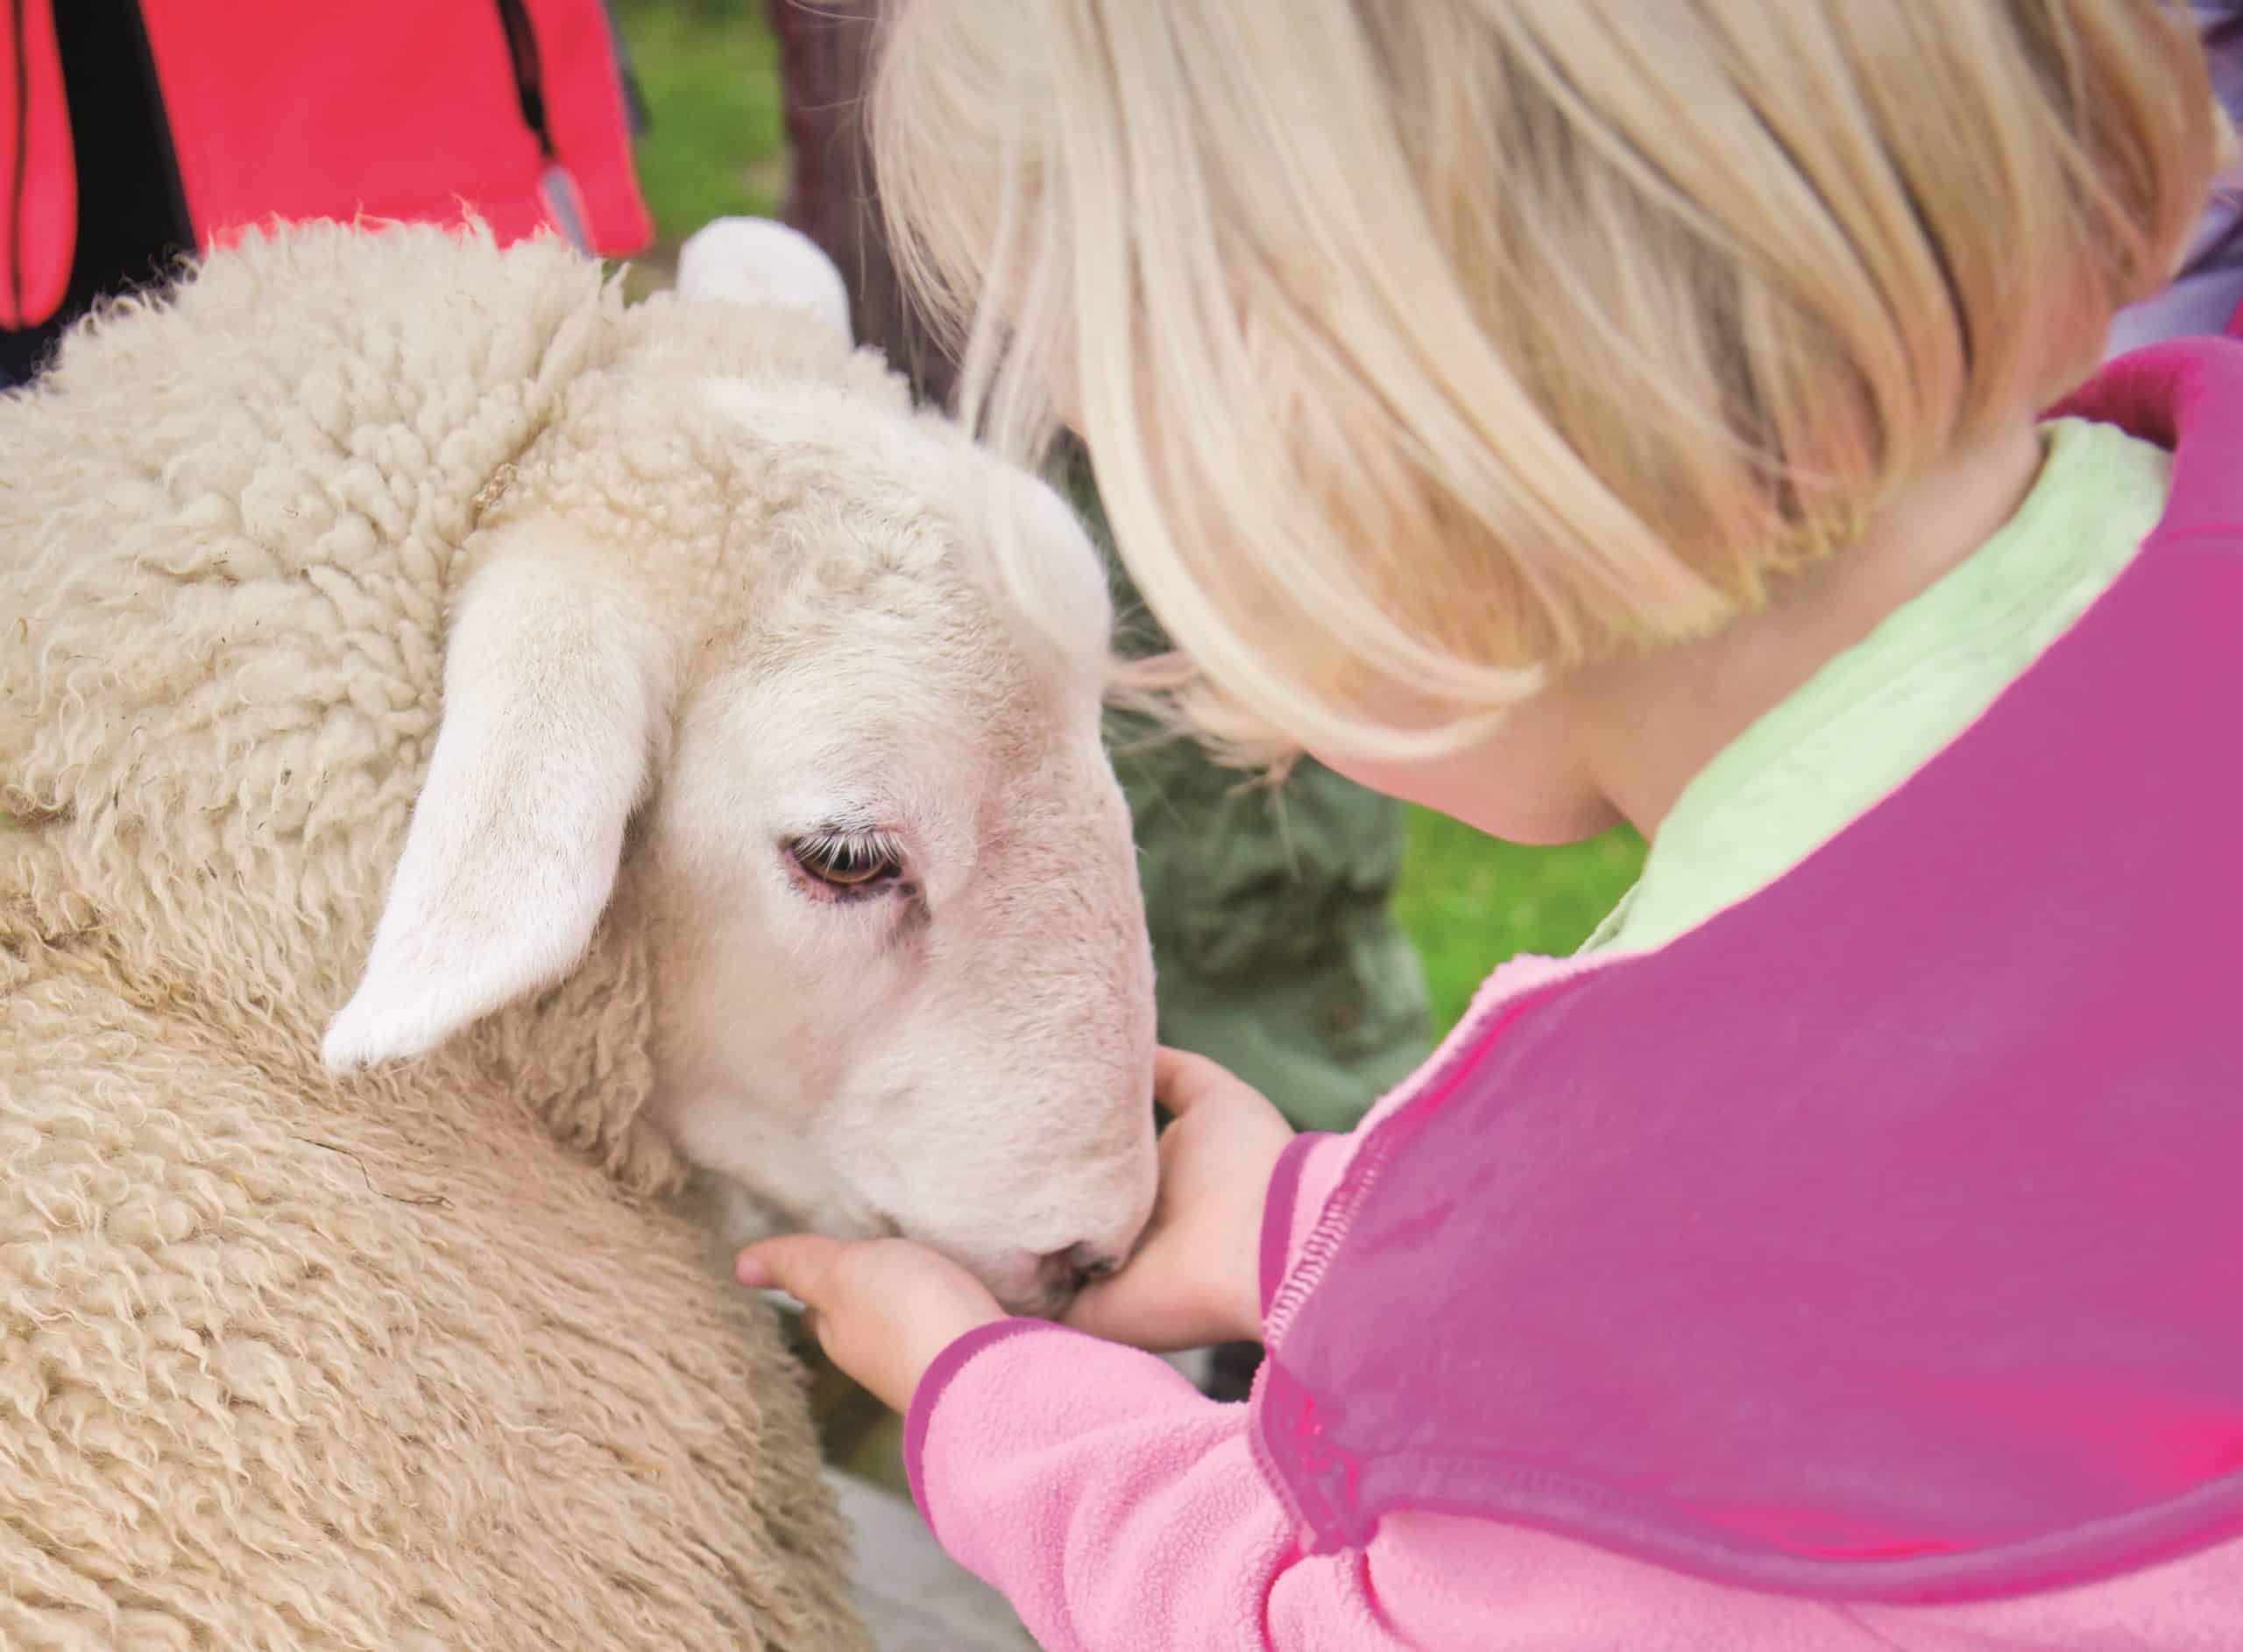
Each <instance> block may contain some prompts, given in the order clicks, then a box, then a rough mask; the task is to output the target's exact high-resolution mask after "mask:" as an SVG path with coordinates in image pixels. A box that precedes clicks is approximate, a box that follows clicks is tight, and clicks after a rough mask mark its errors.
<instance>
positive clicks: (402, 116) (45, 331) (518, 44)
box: [0, 0, 653, 385]
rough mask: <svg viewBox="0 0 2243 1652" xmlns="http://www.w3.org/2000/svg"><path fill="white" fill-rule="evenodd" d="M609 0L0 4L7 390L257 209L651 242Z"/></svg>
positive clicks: (3, 378) (1, 290)
mask: <svg viewBox="0 0 2243 1652" xmlns="http://www.w3.org/2000/svg"><path fill="white" fill-rule="evenodd" d="M632 128H633V118H632V109H631V107H630V100H629V97H628V94H627V92H626V84H625V81H624V79H623V76H622V74H621V73H620V69H619V45H618V40H617V37H616V35H615V32H614V31H613V28H612V23H611V19H610V18H609V16H608V13H607V11H606V9H605V6H604V4H602V0H381V4H377V5H364V4H353V5H341V4H335V5H330V4H315V3H310V0H0V177H6V178H10V179H12V180H13V184H14V187H13V188H12V189H11V190H0V263H4V269H0V385H6V384H11V383H15V382H18V381H20V380H22V379H24V378H27V377H29V376H30V375H31V374H32V373H33V372H35V371H37V369H38V366H39V362H40V360H41V358H42V357H43V356H44V354H45V353H46V350H47V349H49V348H50V347H51V346H52V344H53V342H54V339H55V337H56V336H57V335H59V334H60V332H61V330H62V329H63V328H66V327H67V326H68V325H69V324H70V322H71V321H74V320H75V319H76V318H77V317H78V316H79V315H80V314H83V313H84V311H85V310H86V309H87V308H88V307H90V306H92V305H93V304H95V303H96V302H98V301H99V300H101V299H103V298H104V297H108V296H110V295H113V294H116V293H123V292H127V291H130V290H131V289H133V288H135V287H138V286H145V285H146V284H148V283H149V282H151V281H154V280H158V279H161V276H162V274H163V272H164V271H165V269H166V267H167V266H168V265H170V264H171V263H172V262H173V259H175V258H177V257H178V256H179V255H180V253H182V252H184V251H190V250H192V249H194V248H195V247H197V246H204V245H208V244H210V243H212V242H214V241H216V240H219V239H222V238H223V237H226V236H227V235H229V234H230V233H232V232H235V231H237V230H239V229H242V228H244V226H246V225H250V224H253V223H256V222H260V221H262V220H265V219H267V218H271V217H275V216H278V217H282V218H344V219H347V218H350V217H353V216H355V215H358V214H361V213H363V214H364V215H367V216H370V217H377V218H399V219H411V220H430V221H437V222H446V221H451V220H455V219H456V218H458V217H459V216H460V215H462V213H463V210H464V209H466V208H472V209H473V210H474V211H475V212H477V213H478V214H479V215H481V216H482V217H483V218H484V219H485V221H486V222H488V223H489V224H490V226H491V228H492V231H493V232H494V233H495V234H497V235H498V236H499V237H500V239H502V240H513V239H514V238H516V237H521V236H525V235H528V234H530V233H532V232H534V231H535V230H537V229H546V228H550V229H556V230H558V231H560V232H561V233H563V234H564V235H567V236H568V237H570V239H571V240H573V241H574V242H575V243H576V244H577V245H578V246H580V247H583V248H584V249H585V250H586V251H591V252H597V253H599V254H601V255H603V256H622V255H624V254H627V253H632V252H636V251H639V250H640V248H642V247H644V246H645V245H646V244H647V242H648V240H649V239H650V238H651V237H652V234H653V225H652V222H651V221H650V220H649V218H648V216H647V208H646V204H645V202H644V201H641V200H640V194H639V188H638V184H637V180H636V178H635V175H634V173H633V166H632V153H631V139H632Z"/></svg>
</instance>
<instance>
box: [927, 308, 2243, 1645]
mask: <svg viewBox="0 0 2243 1652" xmlns="http://www.w3.org/2000/svg"><path fill="white" fill-rule="evenodd" d="M2217 348H2218V349H2224V350H2226V351H2229V352H2233V353H2232V354H2230V355H2228V356H2226V357H2222V358H2218V359H2216V360H2215V361H2214V362H2213V365H2214V366H2215V367H2216V368H2218V370H2219V371H2220V372H2221V373H2222V374H2224V375H2225V378H2226V379H2227V380H2228V381H2229V382H2230V383H2231V384H2243V352H2236V351H2235V347H2233V346H2220V347H2217ZM2176 364H2179V365H2186V364H2185V363H2182V362H2181V360H2180V358H2178V357H2176V358H2174V360H2173V361H2171V362H2164V363H2154V364H2152V366H2153V367H2155V368H2159V369H2160V370H2161V371H2162V370H2169V369H2176ZM2161 371H2151V372H2145V373H2137V374H2136V375H2135V377H2136V378H2138V379H2140V380H2141V381H2142V383H2143V384H2144V385H2150V384H2151V382H2152V381H2155V382H2156V383H2158V384H2162V383H2164V382H2166V380H2167V379H2169V378H2174V377H2176V373H2175V372H2174V371H2162V377H2161ZM2235 406H2243V401H2239V399H2237V398H2235V397H2232V396H2231V397H2229V398H2227V399H2226V400H2225V402H2224V403H2223V408H2224V409H2225V410H2229V411H2232V408H2233V407H2235ZM2223 418H2225V411H2224V412H2223ZM2129 422H2131V421H2129ZM2192 434H2211V435H2213V436H2215V437H2216V438H2217V439H2218V443H2219V444H2220V450H2221V451H2223V452H2225V453H2232V452H2234V451H2236V450H2237V449H2236V447H2235V446H2234V444H2235V442H2236V441H2239V440H2243V419H2238V420H2235V421H2234V427H2232V428H2225V427H2224V428H2222V429H2220V430H2219V431H2217V432H2212V433H2204V432H2201V431H2199V432H2195V433H2192ZM2199 451H2200V452H2201V451H2204V449H2199ZM2198 474H2200V475H2204V474H2208V473H2206V472H2204V471H2199V472H2198ZM2222 474H2232V469H2230V470H2227V471H2223V472H2222ZM2224 531H2225V533H2226V534H2227V536H2228V537H2230V538H2235V537H2237V536H2239V535H2243V521H2231V522H2228V523H2226V524H2225V530H2224ZM1581 967H1582V966H1581V965H1580V964H1567V963H1553V962H1552V961H1549V960H1526V961H1522V962H1520V963H1518V964H1513V965H1511V966H1508V967H1507V968H1506V969H1504V970H1503V971H1498V972H1497V976H1496V977H1495V978H1492V979H1491V980H1490V981H1489V983H1488V985H1487V986H1486V987H1485V988H1483V989H1482V994H1481V999H1480V1001H1479V1003H1478V1004H1476V1005H1475V1007H1474V1011H1473V1013H1471V1014H1470V1015H1468V1017H1467V1018H1466V1020H1465V1021H1464V1023H1463V1024H1462V1025H1461V1027H1459V1029H1458V1031H1457V1033H1456V1034H1454V1035H1453V1037H1452V1040H1451V1041H1450V1043H1449V1045H1448V1046H1447V1048H1445V1049H1444V1051H1443V1052H1442V1054H1441V1055H1439V1056H1436V1058H1435V1062H1434V1063H1433V1066H1434V1067H1436V1068H1437V1067H1439V1066H1440V1064H1441V1063H1443V1062H1444V1061H1445V1060H1447V1058H1449V1057H1450V1056H1452V1055H1454V1054H1455V1053H1456V1052H1457V1051H1458V1049H1459V1048H1461V1046H1462V1045H1464V1044H1466V1043H1468V1042H1470V1041H1474V1040H1476V1039H1480V1038H1482V1037H1483V1036H1484V1035H1485V1034H1487V1031H1488V1029H1489V1028H1490V1027H1493V1026H1495V1025H1497V1023H1499V1022H1500V1021H1501V1020H1502V1019H1503V1011H1504V1008H1505V1006H1511V1005H1514V1004H1517V1003H1518V1002H1519V1001H1520V1000H1521V999H1522V996H1523V995H1525V994H1528V993H1532V992H1536V991H1537V990H1539V989H1546V988H1547V987H1549V986H1550V985H1551V984H1552V982H1553V979H1554V978H1556V977H1557V976H1559V975H1560V974H1566V973H1572V972H1574V971H1579V970H1580V969H1581ZM1415 1093H1416V1091H1415V1087H1413V1086H1409V1087H1405V1089H1404V1090H1403V1091H1399V1092H1397V1094H1396V1095H1395V1096H1394V1097H1391V1098H1389V1099H1388V1100H1387V1101H1385V1102H1383V1103H1382V1104H1381V1105H1380V1106H1379V1107H1378V1108H1376V1109H1375V1110H1374V1111H1373V1112H1372V1114H1371V1115H1370V1117H1369V1119H1366V1120H1365V1122H1364V1124H1363V1125H1362V1126H1361V1127H1360V1128H1359V1129H1358V1130H1357V1131H1356V1132H1355V1133H1353V1134H1351V1135H1348V1136H1345V1137H1320V1136H1309V1137H1304V1138H1302V1139H1300V1140H1298V1142H1296V1144H1295V1145H1294V1147H1293V1148H1291V1150H1289V1151H1288V1153H1287V1154H1286V1155H1285V1157H1284V1160H1283V1161H1281V1163H1280V1166H1279V1168H1278V1171H1277V1176H1276V1177H1275V1179H1274V1180H1273V1182H1272V1185H1271V1188H1270V1192H1269V1195H1268V1197H1267V1201H1266V1204H1267V1209H1268V1212H1269V1215H1268V1219H1267V1226H1266V1230H1265V1233H1264V1240H1263V1307H1264V1311H1265V1313H1266V1312H1267V1311H1268V1309H1269V1307H1270V1302H1271V1301H1272V1299H1273V1298H1274V1297H1275V1296H1276V1295H1277V1292H1278V1289H1279V1287H1280V1285H1281V1284H1284V1283H1285V1282H1286V1281H1291V1280H1293V1279H1294V1278H1295V1277H1296V1276H1297V1275H1298V1274H1299V1273H1300V1270H1301V1269H1302V1267H1303V1264H1304V1246H1305V1245H1306V1243H1307V1241H1308V1240H1309V1239H1310V1236H1311V1234H1312V1233H1313V1232H1315V1231H1316V1230H1317V1228H1318V1226H1319V1224H1320V1221H1321V1220H1322V1219H1323V1218H1324V1217H1325V1215H1326V1211H1327V1200H1328V1198H1329V1196H1330V1195H1331V1194H1332V1192H1333V1190H1334V1189H1336V1188H1338V1187H1339V1186H1340V1185H1341V1182H1342V1180H1343V1178H1345V1177H1346V1176H1347V1174H1348V1169H1349V1167H1350V1164H1351V1162H1352V1161H1353V1160H1354V1158H1355V1154H1356V1153H1357V1151H1358V1149H1359V1148H1360V1147H1361V1146H1362V1144H1363V1143H1364V1142H1365V1141H1366V1140H1369V1139H1371V1138H1372V1137H1374V1136H1376V1134H1377V1133H1378V1131H1379V1127H1380V1126H1381V1125H1382V1124H1383V1123H1384V1122H1386V1121H1387V1120H1388V1119H1390V1118H1392V1117H1393V1116H1394V1114H1395V1113H1396V1112H1397V1110H1399V1109H1400V1108H1402V1107H1404V1106H1405V1105H1408V1103H1409V1101H1410V1100H1411V1098H1412V1097H1413V1095H1414V1094H1415ZM1405 1151H1406V1149H1405ZM1313 1276H1314V1275H1313V1270H1312V1274H1311V1275H1310V1276H1309V1277H1312V1278H1313ZM1312 1288H1313V1287H1312ZM1293 1289H1294V1294H1295V1295H1298V1292H1299V1289H1300V1286H1298V1285H1296V1286H1295V1287H1294V1288H1293ZM1281 1334H1282V1333H1281V1332H1280V1335H1281ZM1268 1377H1269V1371H1268V1368H1267V1367H1265V1370H1264V1373H1263V1378H1262V1379H1261V1380H1259V1382H1258V1383H1257V1397H1258V1396H1259V1394H1260V1391H1261V1389H1262V1388H1263V1387H1266V1384H1267V1381H1268ZM1251 1415H1252V1412H1251V1410H1250V1408H1249V1407H1248V1406H1244V1405H1221V1404H1217V1403H1215V1402H1213V1401H1208V1400H1206V1399H1205V1398H1203V1397H1202V1396H1201V1395H1199V1394H1198V1393H1196V1392H1195V1391H1194V1390H1193V1389H1192V1387H1191V1386H1190V1385H1189V1384H1188V1383H1187V1382H1185V1380H1184V1379H1183V1378H1182V1377H1181V1376H1179V1375H1178V1373H1176V1372H1175V1370H1174V1369H1173V1368H1172V1367H1171V1366H1168V1365H1167V1364H1166V1363H1164V1361H1162V1360H1159V1359H1155V1358H1154V1357H1152V1356H1150V1355H1148V1354H1143V1353H1139V1352H1136V1351H1134V1350H1130V1349H1127V1348H1123V1347H1120V1346H1117V1345H1111V1344H1107V1343H1102V1342H1100V1341H1097V1340H1095V1339H1093V1338H1087V1337H1084V1336H1082V1335H1079V1334H1078V1333H1076V1332H1073V1331H1068V1330H1065V1329H1064V1328H1060V1327H1057V1326H1053V1325H1049V1324H1042V1323H1039V1322H1033V1321H1026V1320H1012V1321H1005V1322H1001V1323H1000V1324H995V1325H992V1326H988V1327H985V1328H983V1329H981V1330H980V1331H975V1332H973V1333H971V1334H969V1335H968V1336H966V1337H965V1338H961V1339H960V1340H959V1342H958V1343H956V1344H954V1345H952V1347H950V1348H949V1349H947V1350H946V1351H945V1352H944V1354H943V1355H942V1356H941V1357H940V1358H939V1359H938V1360H937V1361H936V1362H935V1364H934V1366H932V1367H931V1368H930V1370H929V1372H928V1373H927V1374H926V1376H925V1377H924V1379H923V1380H922V1382H921V1384H920V1386H919V1389H918V1392H917V1393H916V1395H915V1396H914V1399H913V1403H912V1407H911V1411H910V1415H909V1420H908V1424H907V1430H906V1451H907V1461H908V1464H909V1471H910V1474H911V1480H912V1488H913V1492H914V1494H915V1496H916V1499H917V1500H918V1502H919V1506H920V1507H921V1509H922V1511H923V1513H924V1514H925V1516H926V1518H927V1520H928V1521H929V1523H930V1526H931V1527H932V1528H933V1530H934V1533H935V1535H936V1536H937V1537H938V1539H939V1540H940V1541H941V1542H942V1543H943V1544H944V1545H945V1548H947V1549H948V1550H950V1552H951V1553H952V1555H954V1556H955V1557H957V1558H958V1559H959V1561H960V1563H961V1564H964V1565H966V1567H968V1568H969V1569H970V1570H972V1571H974V1572H975V1573H976V1574H978V1575H979V1576H980V1577H981V1578H983V1579H985V1580H986V1581H987V1582H988V1583H989V1584H990V1585H993V1586H994V1587H995V1588H997V1589H998V1590H1000V1591H1001V1592H1003V1593H1004V1594H1005V1595H1006V1596H1007V1597H1008V1599H1010V1600H1011V1601H1012V1602H1013V1604H1014V1606H1015V1608H1016V1609H1017V1610H1018V1611H1019V1613H1020V1614H1021V1616H1022V1620H1024V1621H1025V1622H1026V1623H1027V1625H1028V1626H1029V1627H1030V1630H1031V1631H1032V1632H1033V1633H1034V1634H1036V1635H1037V1638H1038V1640H1039V1641H1040V1642H1041V1643H1042V1644H1043V1646H1044V1647H1045V1648H1048V1649H1049V1652H1067V1649H1079V1652H1121V1649H1123V1648H1129V1649H1132V1652H1134V1649H1136V1648H1144V1649H1146V1652H1151V1649H1153V1648H1342V1647H1344V1648H1403V1647H1410V1648H1459V1649H1460V1652H1461V1649H1463V1648H1473V1649H1475V1652H1480V1649H1484V1652H1506V1649H1508V1648H1518V1649H1519V1652H1525V1648H1535V1652H1564V1649H1566V1648H1583V1649H1586V1648H1600V1649H1602V1648H1631V1649H1636V1648H1641V1649H1642V1652H1656V1649H1659V1648H1706V1649H1707V1652H1715V1649H1716V1648H1718V1649H1719V1652H1755V1649H1757V1648H1767V1649H1768V1652H1779V1649H1780V1652H1794V1649H1795V1648H1832V1649H1834V1652H1842V1649H1843V1648H1863V1649H1864V1652H1872V1649H1873V1652H1893V1648H1909V1649H1910V1652H1916V1649H1921V1652H1933V1649H1935V1648H1936V1649H1939V1652H1949V1649H1952V1652H1964V1649H1966V1648H1967V1649H1969V1652H1995V1649H1996V1648H2015V1649H2017V1652H2024V1649H2025V1648H2113V1649H2116V1648H2140V1652H2199V1649H2201V1652H2212V1649H2213V1648H2220V1649H2221V1652H2232V1648H2239V1647H2243V1541H2225V1542H2219V1543H2215V1544H2214V1546H2211V1547H2209V1548H2200V1549H2197V1550H2195V1551H2194V1552H2193V1553H2190V1554H2187V1555H2185V1556H2183V1557H2180V1558H2175V1559H2170V1560H2166V1561H2163V1562H2162V1563H2160V1564H2151V1565H2145V1566H2141V1567H2140V1568H2138V1569H2135V1570H2132V1571H2123V1572H2121V1573H2119V1575H2117V1576H2114V1577H2108V1578H2104V1579H2102V1580H2100V1581H2097V1582H2093V1583H2090V1584H2083V1585H2077V1586H2072V1587H2068V1588H2060V1589H2052V1590H2047V1591H2043V1592H2038V1593H2030V1594H2022V1595H2011V1596H2007V1597H2005V1598H2000V1599H1992V1600H1984V1601H1978V1602H1974V1603H1971V1604H1944V1605H1886V1604H1874V1605H1872V1604H1862V1603H1855V1604H1848V1603H1843V1602H1838V1601H1832V1600H1825V1599H1815V1598H1812V1597H1811V1596H1802V1595H1796V1594H1783V1595H1780V1594H1774V1593H1762V1592H1756V1591H1753V1590H1750V1589H1744V1588H1739V1587H1734V1586H1730V1585H1723V1584H1719V1583H1715V1582H1709V1581H1706V1580H1704V1579H1702V1578H1697V1577H1694V1576H1689V1575H1686V1574H1685V1573H1683V1572H1680V1571H1670V1570H1667V1569H1665V1568H1663V1567H1660V1566H1658V1565H1653V1564H1648V1563H1646V1562H1644V1561H1639V1560H1635V1559H1631V1558H1628V1557H1624V1556H1623V1555H1621V1554H1619V1553H1617V1552H1614V1551H1613V1550H1608V1549H1603V1548H1599V1547H1596V1546H1593V1545H1591V1544H1588V1543H1582V1542H1579V1541H1576V1540H1574V1539H1571V1538H1567V1537H1564V1536H1557V1535H1555V1534H1553V1533H1552V1532H1549V1531H1545V1530H1540V1529H1536V1528H1529V1527H1527V1526H1524V1525H1513V1524H1508V1523H1504V1522H1502V1521H1495V1520H1483V1519H1468V1518H1461V1517H1456V1516H1453V1515H1444V1514H1429V1513H1423V1512H1418V1511H1416V1510H1412V1509H1408V1508H1397V1509H1394V1510H1391V1511H1390V1512H1389V1513H1387V1514H1385V1516H1384V1517H1383V1519H1382V1520H1381V1521H1379V1522H1378V1523H1377V1525H1376V1530H1375V1531H1374V1532H1373V1533H1372V1535H1371V1536H1370V1537H1369V1541H1368V1542H1367V1543H1362V1544H1361V1545H1359V1546H1356V1547H1351V1548H1343V1549H1341V1550H1340V1551H1339V1552H1336V1553H1329V1552H1327V1553H1313V1552H1311V1550H1312V1547H1313V1543H1312V1540H1311V1539H1312V1535H1311V1534H1310V1533H1309V1532H1308V1531H1307V1530H1306V1529H1305V1528H1303V1527H1302V1526H1301V1525H1300V1524H1299V1523H1298V1521H1296V1520H1295V1519H1294V1518H1293V1517H1292V1515H1291V1514H1290V1513H1289V1512H1288V1504H1287V1502H1286V1501H1285V1500H1284V1498H1283V1497H1282V1496H1281V1495H1280V1493H1279V1491H1278V1489H1277V1487H1276V1486H1273V1485H1272V1483H1271V1482H1270V1479H1268V1478H1266V1477H1265V1474H1264V1471H1263V1467H1262V1466H1261V1464H1260V1462H1259V1461H1258V1460H1257V1455H1256V1450H1255V1443H1254V1438H1253V1431H1252V1423H1251V1422H1250V1417H1251Z"/></svg>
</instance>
